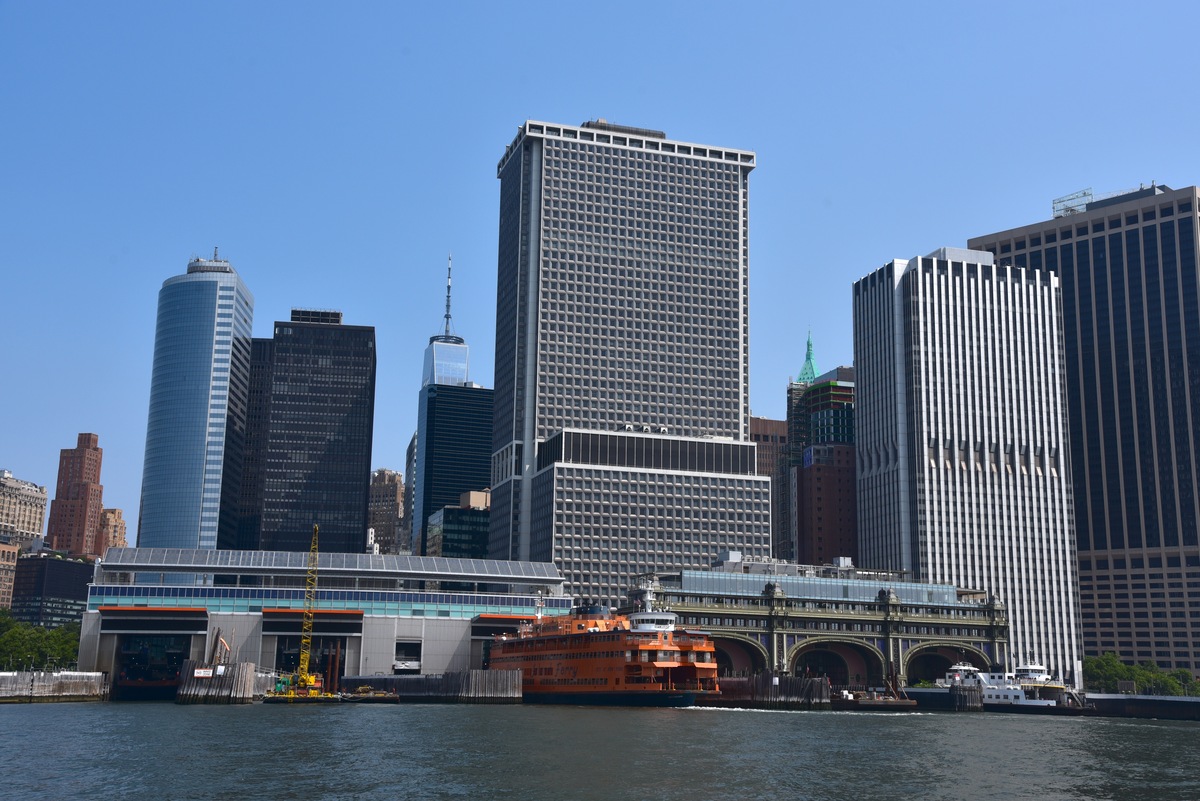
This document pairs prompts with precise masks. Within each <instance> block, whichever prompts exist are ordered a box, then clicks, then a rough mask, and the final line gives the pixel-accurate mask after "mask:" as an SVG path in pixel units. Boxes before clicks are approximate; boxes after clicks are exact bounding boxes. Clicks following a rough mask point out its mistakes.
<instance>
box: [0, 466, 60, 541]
mask: <svg viewBox="0 0 1200 801" xmlns="http://www.w3.org/2000/svg"><path fill="white" fill-rule="evenodd" d="M47 500H48V494H47V492H46V488H45V487H44V486H39V485H37V484H34V483H33V482H32V481H24V480H22V479H19V478H17V477H15V476H14V475H13V474H12V471H11V470H0V542H5V543H9V544H11V545H16V546H18V547H19V548H21V549H23V550H28V549H29V546H30V544H31V543H32V542H33V540H34V538H35V537H40V536H42V531H43V529H44V528H45V525H46V503H47Z"/></svg>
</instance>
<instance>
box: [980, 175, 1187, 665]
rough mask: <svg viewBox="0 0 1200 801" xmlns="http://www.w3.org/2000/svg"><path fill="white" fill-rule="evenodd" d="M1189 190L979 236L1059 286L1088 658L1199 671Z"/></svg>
mask: <svg viewBox="0 0 1200 801" xmlns="http://www.w3.org/2000/svg"><path fill="white" fill-rule="evenodd" d="M1198 209H1200V192H1198V190H1197V188H1196V187H1194V186H1191V187H1188V188H1186V189H1180V190H1172V189H1169V188H1168V187H1165V186H1154V185H1152V186H1150V187H1148V188H1147V187H1143V188H1141V189H1139V190H1135V191H1131V192H1127V193H1124V194H1118V195H1115V196H1111V197H1107V198H1103V199H1097V198H1094V197H1093V196H1092V195H1091V192H1090V190H1089V191H1085V192H1081V193H1077V195H1075V196H1071V197H1068V198H1063V199H1062V201H1060V202H1056V203H1055V208H1054V213H1055V216H1054V217H1053V218H1052V219H1050V220H1047V221H1045V222H1039V223H1035V224H1033V225H1026V226H1024V227H1021V228H1013V229H1011V230H1008V231H1002V232H1000V233H996V234H988V235H986V236H980V237H975V238H974V239H971V240H970V247H971V248H973V249H977V250H987V251H990V252H991V253H992V254H994V255H995V258H996V261H997V262H998V263H999V264H1011V265H1014V266H1017V267H1026V266H1027V267H1031V268H1044V269H1047V270H1050V271H1053V272H1055V273H1057V274H1058V276H1059V277H1060V279H1061V281H1062V298H1063V301H1062V302H1063V328H1064V334H1065V336H1064V344H1065V351H1066V368H1067V374H1066V385H1067V403H1068V410H1069V414H1070V418H1069V421H1070V448H1071V465H1072V484H1073V486H1074V494H1075V529H1076V532H1077V538H1078V550H1079V589H1080V607H1081V610H1082V627H1083V644H1084V648H1083V650H1084V653H1085V654H1087V655H1092V656H1095V655H1099V654H1102V653H1107V652H1110V651H1112V652H1116V653H1117V654H1118V655H1119V656H1120V658H1121V660H1122V661H1124V662H1129V663H1132V662H1142V661H1146V660H1151V661H1154V662H1156V663H1157V664H1158V665H1159V666H1160V667H1163V668H1185V669H1188V670H1191V671H1194V672H1195V671H1200V598H1197V597H1196V593H1194V592H1187V591H1186V590H1185V587H1193V586H1200V542H1198V541H1197V525H1198V524H1200V507H1198V504H1200V435H1198V434H1197V430H1198V426H1200V274H1198V272H1197V264H1198V261H1200V254H1198V251H1197V238H1196V232H1197V227H1198V226H1200V215H1198Z"/></svg>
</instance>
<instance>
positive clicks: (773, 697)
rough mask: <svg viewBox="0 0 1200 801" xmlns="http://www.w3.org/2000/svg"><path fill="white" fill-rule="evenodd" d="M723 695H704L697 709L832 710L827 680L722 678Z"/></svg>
mask: <svg viewBox="0 0 1200 801" xmlns="http://www.w3.org/2000/svg"><path fill="white" fill-rule="evenodd" d="M718 683H719V684H720V685H721V694H720V695H719V696H716V697H708V696H701V697H700V698H697V699H696V705H697V706H717V707H725V708H737V709H813V708H825V709H827V708H828V707H829V682H828V681H827V680H826V679H824V678H807V677H804V676H772V675H771V674H769V673H760V674H758V675H757V676H748V677H744V678H728V677H726V678H722V679H719V680H718Z"/></svg>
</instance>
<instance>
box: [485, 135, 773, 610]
mask: <svg viewBox="0 0 1200 801" xmlns="http://www.w3.org/2000/svg"><path fill="white" fill-rule="evenodd" d="M754 164H755V156H754V153H752V152H749V151H745V150H736V149H729V148H720V147H709V146H706V145H696V144H690V143H686V142H679V141H675V140H670V139H667V138H666V135H665V134H663V133H662V132H661V131H652V130H647V129H641V128H630V127H626V126H619V125H612V124H609V123H607V122H605V121H603V120H600V121H594V122H587V123H584V124H583V125H580V126H570V125H558V124H551V123H544V122H536V121H532V120H530V121H527V122H526V123H525V124H524V125H522V126H521V127H520V129H519V130H518V132H517V136H516V138H515V139H514V140H513V142H512V143H511V144H510V145H509V146H508V147H507V148H506V149H505V152H504V155H503V157H502V158H501V159H500V162H499V165H498V166H497V177H498V178H499V179H500V226H499V258H498V278H497V305H496V370H495V376H496V407H495V427H494V429H495V430H494V455H493V461H492V518H491V521H492V522H491V544H490V552H491V555H492V556H493V557H498V558H505V559H508V558H515V559H522V560H535V561H539V560H540V561H553V562H554V563H555V564H557V565H558V567H559V569H560V570H562V571H563V573H564V574H565V575H566V577H567V590H568V591H569V592H574V593H576V594H579V595H581V596H586V597H591V598H595V599H597V600H600V601H608V602H610V603H615V602H617V601H618V600H619V598H620V596H621V594H622V593H624V592H625V591H626V590H627V589H628V588H629V587H630V586H632V585H633V582H634V577H635V576H636V575H638V574H639V573H643V572H646V571H649V570H655V569H666V568H681V567H688V568H690V567H700V566H704V565H707V564H708V563H709V561H710V560H711V559H712V558H713V557H714V555H715V553H716V552H717V551H718V550H720V549H724V548H737V549H741V550H742V551H743V552H744V553H747V554H749V555H754V556H769V555H770V508H769V507H770V478H769V477H767V476H761V477H760V476H757V475H756V474H755V472H756V471H755V456H754V445H753V444H752V443H751V442H749V441H748V433H749V432H748V428H749V418H750V410H749V395H748V391H747V384H748V355H749V342H748V338H749V337H748V328H749V300H748V291H747V290H748V278H747V276H748V269H749V252H748V238H749V217H748V215H749V212H748V191H749V174H750V171H751V170H752V169H753V168H754Z"/></svg>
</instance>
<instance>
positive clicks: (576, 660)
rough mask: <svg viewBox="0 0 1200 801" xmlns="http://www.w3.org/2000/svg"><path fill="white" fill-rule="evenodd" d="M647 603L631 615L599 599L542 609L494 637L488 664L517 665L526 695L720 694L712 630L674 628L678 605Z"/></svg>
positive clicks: (619, 699)
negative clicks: (664, 607) (560, 611)
mask: <svg viewBox="0 0 1200 801" xmlns="http://www.w3.org/2000/svg"><path fill="white" fill-rule="evenodd" d="M644 606H645V608H644V610H643V611H640V612H633V613H631V614H629V615H614V614H612V613H611V611H610V610H609V609H607V608H605V607H600V606H595V605H585V606H576V607H575V608H574V609H572V610H571V613H570V614H569V615H562V616H558V617H542V616H541V615H539V616H538V618H537V619H536V620H534V621H533V622H530V623H525V624H522V625H521V626H520V627H519V629H518V631H517V633H516V635H515V636H513V635H501V636H499V637H497V638H496V639H495V640H494V641H493V643H492V649H491V657H490V660H489V668H490V669H492V670H520V671H521V681H522V690H523V694H524V700H525V701H526V702H529V703H554V704H609V705H614V706H692V705H694V704H695V702H696V699H697V697H700V696H706V695H709V696H711V695H716V694H718V693H719V689H718V686H717V658H716V648H715V647H714V646H713V643H712V639H711V638H710V637H709V636H708V634H706V633H705V632H702V631H689V630H685V629H677V628H676V621H677V618H676V616H675V614H674V613H672V612H666V611H655V610H654V609H653V608H652V606H653V604H652V602H651V601H649V600H647V601H646V602H645V605H644Z"/></svg>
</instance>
